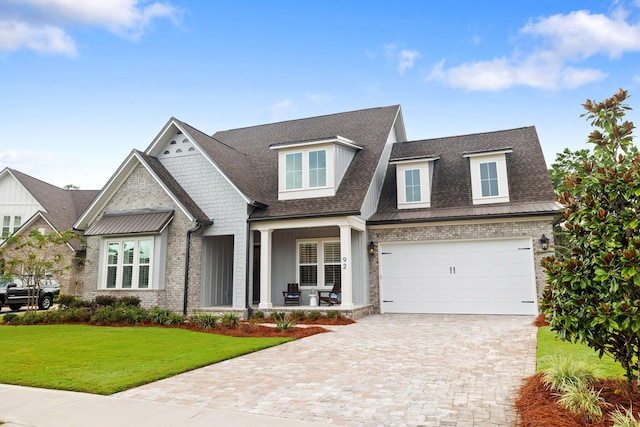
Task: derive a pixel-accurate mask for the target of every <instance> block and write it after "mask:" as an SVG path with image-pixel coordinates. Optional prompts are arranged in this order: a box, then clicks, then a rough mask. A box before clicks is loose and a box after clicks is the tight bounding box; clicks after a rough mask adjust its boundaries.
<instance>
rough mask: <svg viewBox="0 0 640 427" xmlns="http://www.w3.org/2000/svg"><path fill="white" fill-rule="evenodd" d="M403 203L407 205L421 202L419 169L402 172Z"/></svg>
mask: <svg viewBox="0 0 640 427" xmlns="http://www.w3.org/2000/svg"><path fill="white" fill-rule="evenodd" d="M404 188H405V201H406V202H407V203H413V202H420V201H422V196H421V192H420V191H421V190H420V169H408V170H405V171H404Z"/></svg>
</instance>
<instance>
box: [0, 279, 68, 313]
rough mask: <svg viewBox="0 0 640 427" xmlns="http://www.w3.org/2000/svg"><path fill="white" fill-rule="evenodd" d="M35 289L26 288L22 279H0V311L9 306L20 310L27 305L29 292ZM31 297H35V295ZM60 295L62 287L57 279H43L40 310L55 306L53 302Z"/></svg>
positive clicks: (39, 303)
mask: <svg viewBox="0 0 640 427" xmlns="http://www.w3.org/2000/svg"><path fill="white" fill-rule="evenodd" d="M30 290H31V292H33V291H34V289H33V287H29V286H25V285H24V284H23V283H22V281H21V280H20V279H18V278H17V277H16V278H13V279H5V278H1V277H0V309H2V306H4V305H8V306H9V308H10V309H11V310H13V311H17V310H20V308H21V307H22V306H23V305H27V303H28V298H29V291H30ZM31 295H34V294H33V293H32V294H31ZM58 295H60V285H59V284H58V281H57V280H56V279H43V280H42V282H41V284H40V292H39V294H38V308H40V309H41V310H48V309H49V308H50V307H51V306H52V305H53V300H54V299H55V298H56V297H57V296H58Z"/></svg>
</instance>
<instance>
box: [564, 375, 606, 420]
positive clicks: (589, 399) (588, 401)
mask: <svg viewBox="0 0 640 427" xmlns="http://www.w3.org/2000/svg"><path fill="white" fill-rule="evenodd" d="M558 403H559V404H560V405H561V406H563V407H564V408H566V409H568V410H569V411H571V412H573V413H574V414H578V415H582V416H583V417H584V418H585V419H586V420H587V421H593V420H599V419H601V418H602V406H605V405H606V404H607V403H606V402H605V401H604V399H603V398H602V397H600V392H599V391H595V390H594V389H592V388H591V387H588V386H585V385H584V384H582V385H575V384H565V386H564V389H563V390H562V392H561V393H560V395H559V399H558Z"/></svg>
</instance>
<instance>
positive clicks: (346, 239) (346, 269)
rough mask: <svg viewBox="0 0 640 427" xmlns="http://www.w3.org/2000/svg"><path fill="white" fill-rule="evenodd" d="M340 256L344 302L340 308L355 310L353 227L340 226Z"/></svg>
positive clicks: (342, 301)
mask: <svg viewBox="0 0 640 427" xmlns="http://www.w3.org/2000/svg"><path fill="white" fill-rule="evenodd" d="M340 255H341V256H342V260H341V261H342V269H341V270H340V273H341V279H342V294H341V295H340V296H341V298H342V300H341V304H340V308H346V309H352V308H353V267H352V265H353V260H352V259H351V226H349V225H341V226H340Z"/></svg>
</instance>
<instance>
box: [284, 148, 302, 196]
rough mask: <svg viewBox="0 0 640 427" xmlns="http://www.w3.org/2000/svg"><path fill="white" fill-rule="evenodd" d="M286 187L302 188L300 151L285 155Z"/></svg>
mask: <svg viewBox="0 0 640 427" xmlns="http://www.w3.org/2000/svg"><path fill="white" fill-rule="evenodd" d="M285 175H286V188H287V190H298V189H300V188H302V153H289V154H287V155H286V171H285Z"/></svg>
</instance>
